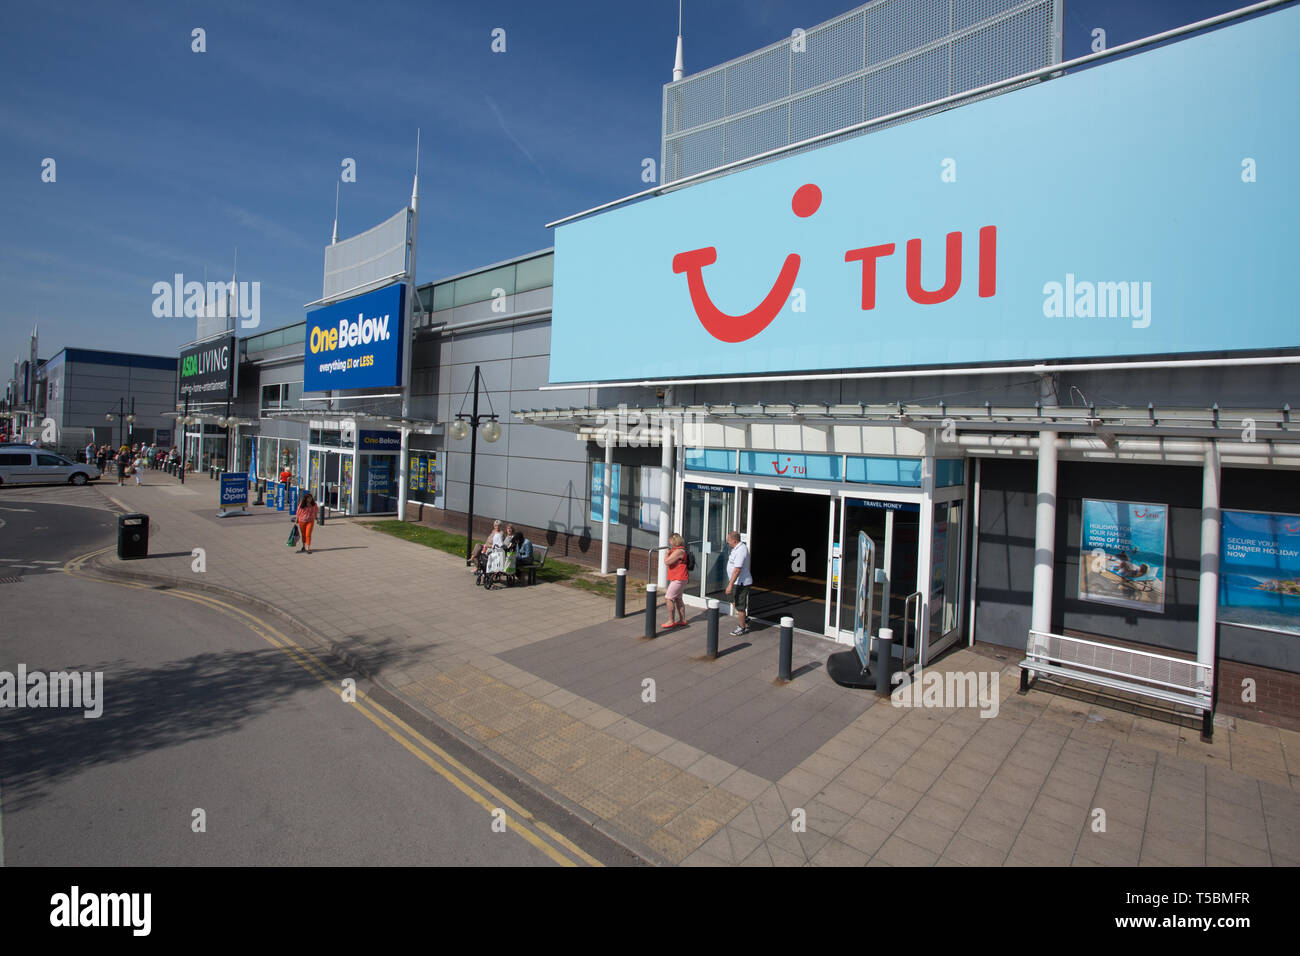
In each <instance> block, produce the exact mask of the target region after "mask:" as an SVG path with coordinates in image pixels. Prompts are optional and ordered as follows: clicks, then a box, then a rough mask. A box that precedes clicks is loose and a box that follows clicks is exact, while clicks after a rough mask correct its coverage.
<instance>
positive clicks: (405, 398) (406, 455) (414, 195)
mask: <svg viewBox="0 0 1300 956" xmlns="http://www.w3.org/2000/svg"><path fill="white" fill-rule="evenodd" d="M419 235H420V133H419V130H417V131H416V133H415V182H414V183H413V184H412V186H411V234H410V251H409V255H410V258H409V259H407V264H406V278H407V282H408V283H409V287H410V288H409V292H408V294H407V297H406V309H405V312H406V315H405V317H404V319H405V321H404V322H403V324H402V448H401V451H400V452H399V453H398V456H397V520H398V521H405V520H406V499H407V488H408V486H409V484H410V481H411V476H410V467H411V459H410V451H411V429H410V423H409V419H410V417H411V353H412V352H413V351H414V350H415V298H416V296H418V295H419V294H420V290H419V289H418V288H417V287H416V284H415V255H416V244H417V241H418V239H419Z"/></svg>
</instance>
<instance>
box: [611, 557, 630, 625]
mask: <svg viewBox="0 0 1300 956" xmlns="http://www.w3.org/2000/svg"><path fill="white" fill-rule="evenodd" d="M616 574H617V575H618V576H617V577H616V578H615V579H614V617H616V618H618V619H619V620H622V619H623V618H625V617H627V568H619V569H618V571H617V572H616Z"/></svg>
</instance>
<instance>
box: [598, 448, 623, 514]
mask: <svg viewBox="0 0 1300 956" xmlns="http://www.w3.org/2000/svg"><path fill="white" fill-rule="evenodd" d="M610 472H611V477H610V480H609V484H610V485H611V491H610V493H611V494H612V496H613V497H612V498H611V500H610V503H609V523H610V524H618V523H619V522H618V502H619V495H620V493H621V491H622V489H621V488H620V487H619V486H620V484H621V483H622V478H623V466H622V465H614V466H612V467H611V468H610ZM605 484H606V482H605V463H604V462H603V461H593V462H592V463H591V513H590V517H591V521H592V523H593V524H604V521H605Z"/></svg>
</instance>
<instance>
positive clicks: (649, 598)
mask: <svg viewBox="0 0 1300 956" xmlns="http://www.w3.org/2000/svg"><path fill="white" fill-rule="evenodd" d="M656 590H657V589H656V588H655V586H654V585H653V584H647V585H646V586H645V636H646V637H654V636H655V608H656V607H658V597H659V596H658V595H657V594H656V593H655V591H656Z"/></svg>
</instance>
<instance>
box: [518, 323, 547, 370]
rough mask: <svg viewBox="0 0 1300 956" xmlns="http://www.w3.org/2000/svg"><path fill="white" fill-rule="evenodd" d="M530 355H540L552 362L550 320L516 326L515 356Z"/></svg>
mask: <svg viewBox="0 0 1300 956" xmlns="http://www.w3.org/2000/svg"><path fill="white" fill-rule="evenodd" d="M529 355H540V356H541V357H542V358H544V359H546V360H547V362H548V363H549V362H550V357H551V323H550V320H549V319H548V320H546V321H544V322H529V323H527V324H521V325H518V326H516V327H515V334H514V356H515V358H523V357H525V356H529Z"/></svg>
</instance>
